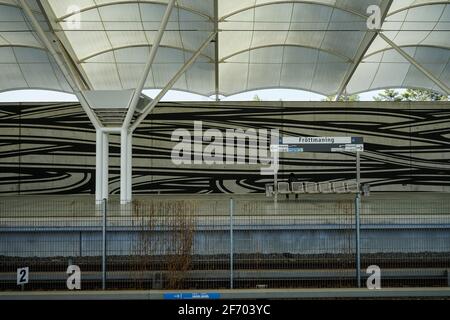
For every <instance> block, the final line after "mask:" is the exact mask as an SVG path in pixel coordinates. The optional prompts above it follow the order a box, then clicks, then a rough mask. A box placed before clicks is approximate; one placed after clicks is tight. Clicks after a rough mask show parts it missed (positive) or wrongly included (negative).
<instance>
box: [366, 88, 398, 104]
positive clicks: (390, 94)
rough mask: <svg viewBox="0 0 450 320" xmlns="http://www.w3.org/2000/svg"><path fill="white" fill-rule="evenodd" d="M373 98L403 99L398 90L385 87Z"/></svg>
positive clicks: (382, 99)
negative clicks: (385, 88)
mask: <svg viewBox="0 0 450 320" xmlns="http://www.w3.org/2000/svg"><path fill="white" fill-rule="evenodd" d="M373 100H375V101H392V102H399V101H403V96H402V95H401V94H400V92H398V91H395V90H392V89H387V90H384V91H383V92H380V93H379V94H378V97H374V98H373Z"/></svg>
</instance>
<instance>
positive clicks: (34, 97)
mask: <svg viewBox="0 0 450 320" xmlns="http://www.w3.org/2000/svg"><path fill="white" fill-rule="evenodd" d="M158 92H159V90H144V94H146V95H148V96H149V97H151V98H153V97H155V96H156V95H157V94H158ZM378 92H379V91H372V92H367V93H363V94H360V98H361V101H372V100H373V97H374V96H376V95H377V94H378ZM256 95H257V96H258V97H259V98H260V99H261V100H262V101H279V100H283V101H321V100H323V99H324V98H325V97H324V96H322V95H319V94H315V93H311V92H306V91H300V90H291V89H268V90H256V91H249V92H244V93H240V94H236V95H233V96H229V97H221V100H222V101H252V100H253V99H254V97H255V96H256ZM76 101H77V98H76V97H75V96H74V95H73V94H67V93H61V92H55V91H47V90H15V91H8V92H2V93H0V102H76ZM161 101H214V98H208V97H204V96H201V95H197V94H192V93H187V92H182V91H176V90H171V91H169V92H168V93H167V94H166V95H165V96H164V98H163V99H162V100H161Z"/></svg>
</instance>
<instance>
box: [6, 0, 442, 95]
mask: <svg viewBox="0 0 450 320" xmlns="http://www.w3.org/2000/svg"><path fill="white" fill-rule="evenodd" d="M27 3H28V4H29V5H30V7H31V9H32V11H33V14H34V15H35V17H36V18H37V19H38V21H39V22H40V24H41V26H42V27H43V29H44V30H45V31H47V32H48V35H49V37H50V39H52V40H54V39H56V40H58V41H59V45H57V46H56V47H57V49H58V50H59V52H63V54H64V59H66V60H68V61H70V64H71V65H72V66H73V67H74V69H75V70H77V73H78V74H79V75H80V77H81V78H83V82H84V83H85V84H86V85H87V86H88V87H89V89H91V90H95V89H98V90H100V89H101V90H123V89H133V88H134V87H135V86H136V84H137V83H138V81H139V79H140V77H141V73H142V70H143V68H144V65H145V63H146V61H147V59H148V55H149V52H150V49H151V47H152V45H153V43H154V41H155V37H156V36H157V33H158V29H159V25H160V22H161V19H162V17H163V15H164V12H165V10H166V5H167V3H168V0H139V1H137V0H136V1H123V0H76V1H74V0H42V1H40V3H41V4H38V3H37V2H36V1H35V0H28V1H27ZM371 5H379V6H380V8H381V10H382V17H383V19H384V20H383V23H382V28H381V32H383V34H384V35H385V36H386V37H388V38H389V39H390V40H391V41H393V42H394V43H395V44H396V45H398V46H399V47H400V48H401V49H402V50H404V51H405V52H406V53H408V54H409V55H411V56H412V57H413V58H414V59H416V61H417V62H418V63H420V65H421V66H422V67H424V68H425V69H426V70H427V71H429V72H430V73H431V74H433V76H434V77H435V78H437V79H439V81H440V82H441V84H444V86H447V87H448V86H449V85H450V83H449V82H450V81H449V79H450V74H449V73H450V67H449V59H450V54H449V52H450V1H448V0H447V1H445V0H393V1H392V2H391V1H388V0H358V1H355V0H312V1H300V0H298V1H297V0H292V1H285V0H211V1H209V0H177V1H176V6H175V7H174V9H173V10H172V13H171V16H170V19H169V23H168V25H167V28H166V31H165V33H164V35H163V38H162V41H161V44H160V47H159V49H158V54H157V56H156V59H155V61H154V64H153V66H152V68H151V70H150V73H149V75H148V78H147V80H146V84H145V87H146V88H149V89H152V88H162V87H164V86H165V85H166V84H167V82H168V81H169V80H170V79H171V78H172V77H173V76H174V75H175V74H176V72H177V71H178V70H179V69H180V68H181V67H182V66H183V64H184V63H185V62H186V61H187V60H188V59H189V58H190V57H191V56H192V54H193V53H194V52H195V51H196V50H197V49H198V48H199V47H200V46H201V44H202V43H203V42H204V41H205V40H206V39H207V38H208V37H209V36H210V34H211V33H212V32H214V30H218V35H217V36H216V38H215V39H214V40H213V41H212V42H211V43H210V44H209V45H208V46H207V47H206V49H205V50H203V52H202V54H201V55H200V56H199V58H197V60H196V62H195V63H194V64H193V65H192V66H191V67H190V68H189V69H188V70H187V72H186V73H185V74H184V75H182V77H181V78H180V79H179V80H178V81H177V82H176V83H175V85H174V87H173V88H174V89H178V90H185V91H189V92H195V93H198V94H202V95H207V96H209V95H213V94H221V95H232V94H235V93H238V92H243V91H248V90H256V89H262V88H293V89H300V90H308V91H313V92H316V93H320V94H324V95H336V94H338V93H344V94H352V93H358V92H363V91H367V90H372V89H379V88H388V87H417V88H428V89H432V90H436V91H439V92H443V89H442V85H441V86H438V85H437V84H436V83H435V82H433V81H432V80H430V79H429V78H428V77H427V76H426V75H424V73H423V72H421V71H420V70H419V69H418V68H416V67H415V66H414V65H412V64H411V63H410V62H409V61H407V60H405V59H404V58H403V57H402V56H401V55H400V54H399V53H398V52H397V51H395V50H393V49H392V48H391V46H390V45H389V44H388V43H387V42H385V41H384V40H383V39H382V38H381V37H380V36H377V35H376V33H375V32H374V31H371V30H368V28H367V25H366V22H367V18H368V16H369V13H368V12H367V8H368V7H369V6H371ZM76 18H80V24H79V28H74V21H75V22H76V21H77V20H76ZM33 31H34V30H33V28H32V27H31V24H30V23H29V22H28V18H27V17H26V15H25V14H24V12H23V11H22V9H21V7H20V1H16V0H0V72H2V75H5V76H2V77H1V79H0V91H4V90H13V89H17V88H43V89H52V90H60V91H69V92H70V90H71V88H70V87H69V85H68V83H67V81H66V80H65V78H64V76H63V73H62V72H61V70H60V69H59V67H58V66H57V64H56V63H55V61H54V59H53V58H52V57H51V56H50V54H49V53H48V52H47V51H46V49H45V48H44V46H43V44H42V43H41V41H40V39H39V38H38V37H37V35H36V33H35V32H33ZM51 31H53V34H52V32H51ZM55 43H56V42H55Z"/></svg>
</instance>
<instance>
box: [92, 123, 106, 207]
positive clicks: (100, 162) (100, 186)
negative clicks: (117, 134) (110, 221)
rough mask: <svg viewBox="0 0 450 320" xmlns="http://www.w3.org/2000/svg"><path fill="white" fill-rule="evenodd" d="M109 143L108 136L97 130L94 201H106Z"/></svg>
mask: <svg viewBox="0 0 450 320" xmlns="http://www.w3.org/2000/svg"><path fill="white" fill-rule="evenodd" d="M108 169H109V142H108V134H106V133H104V132H103V131H102V130H101V129H97V133H96V148H95V201H96V202H97V203H98V204H100V203H101V202H102V200H103V199H108V194H109V192H108Z"/></svg>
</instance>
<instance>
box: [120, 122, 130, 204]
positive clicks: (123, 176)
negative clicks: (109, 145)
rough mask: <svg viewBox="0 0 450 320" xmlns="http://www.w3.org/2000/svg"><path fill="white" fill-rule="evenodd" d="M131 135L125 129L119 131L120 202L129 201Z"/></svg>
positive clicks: (125, 202)
mask: <svg viewBox="0 0 450 320" xmlns="http://www.w3.org/2000/svg"><path fill="white" fill-rule="evenodd" d="M131 137H132V134H131V133H130V132H128V131H127V130H125V129H122V131H121V133H120V203H121V204H127V203H130V202H131V191H132V188H131V183H132V181H131V166H132V163H131V159H132V154H131Z"/></svg>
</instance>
